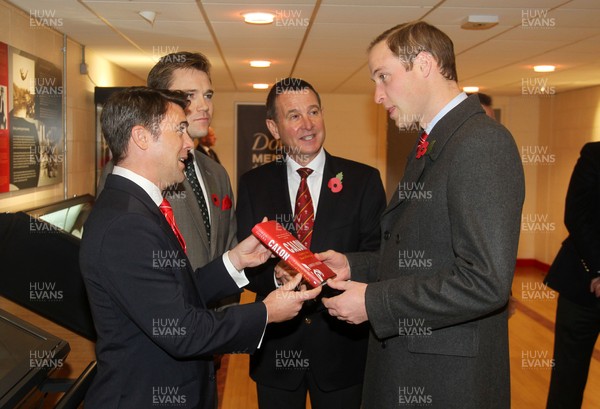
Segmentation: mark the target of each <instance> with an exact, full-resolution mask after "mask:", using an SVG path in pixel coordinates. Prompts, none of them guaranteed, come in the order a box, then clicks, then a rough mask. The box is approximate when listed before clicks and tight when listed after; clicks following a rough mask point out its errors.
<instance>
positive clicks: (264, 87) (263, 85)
mask: <svg viewBox="0 0 600 409" xmlns="http://www.w3.org/2000/svg"><path fill="white" fill-rule="evenodd" d="M252 88H254V89H267V88H269V84H252Z"/></svg>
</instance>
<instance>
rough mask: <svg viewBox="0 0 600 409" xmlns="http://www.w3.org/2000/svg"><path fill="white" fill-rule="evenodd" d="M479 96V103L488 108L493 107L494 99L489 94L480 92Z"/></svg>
mask: <svg viewBox="0 0 600 409" xmlns="http://www.w3.org/2000/svg"><path fill="white" fill-rule="evenodd" d="M477 96H478V97H479V102H480V103H481V105H485V106H486V107H491V106H492V97H490V96H489V95H488V94H484V93H483V92H478V93H477Z"/></svg>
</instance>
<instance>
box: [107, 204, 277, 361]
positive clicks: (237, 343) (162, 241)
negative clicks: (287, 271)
mask: <svg viewBox="0 0 600 409" xmlns="http://www.w3.org/2000/svg"><path fill="white" fill-rule="evenodd" d="M132 243H135V245H133V244H132ZM173 248H174V247H173V246H172V245H171V243H170V241H169V237H168V236H166V235H165V234H164V231H163V230H162V229H161V228H160V226H159V225H157V224H156V223H155V222H153V221H152V220H150V219H148V218H147V217H144V216H141V215H138V214H128V215H126V216H122V217H120V218H118V219H117V220H116V221H115V222H113V223H112V225H110V226H109V227H108V228H107V231H106V233H105V235H104V237H103V238H102V241H101V242H100V249H99V251H98V257H97V260H99V264H100V265H99V266H97V267H96V268H97V271H98V272H99V273H100V274H99V276H100V278H99V280H101V282H102V286H103V287H104V288H105V289H106V292H107V293H108V294H109V295H110V297H111V300H112V302H113V303H114V304H115V305H116V307H117V308H119V309H120V310H121V311H122V313H123V314H124V315H125V316H127V317H128V318H129V319H130V320H131V321H133V322H134V323H135V324H136V325H137V326H138V327H139V328H140V329H141V330H142V331H143V332H144V333H145V334H146V335H147V336H148V337H149V338H150V339H152V340H153V342H155V343H156V344H157V345H159V346H160V347H161V348H163V349H164V350H165V351H166V352H167V353H169V354H170V355H172V356H173V357H175V358H189V357H196V356H200V355H207V354H212V353H225V352H231V351H249V352H251V351H254V350H255V349H256V347H257V345H258V343H259V340H260V338H261V336H262V332H263V330H264V327H265V323H266V308H265V306H264V305H263V304H262V303H255V304H247V305H240V306H232V307H231V308H228V309H226V310H225V311H222V312H215V311H213V310H209V309H207V308H206V307H205V305H206V298H202V301H203V305H204V307H203V306H194V305H191V303H190V296H189V293H190V292H195V291H197V289H196V288H192V289H190V288H184V286H185V285H186V284H184V283H188V282H189V280H195V279H196V277H193V276H191V275H190V270H189V266H187V265H186V263H189V260H187V258H186V257H182V258H178V257H177V256H175V253H173V252H172V250H164V249H173ZM196 274H198V275H199V277H200V280H199V284H196V285H197V286H198V287H203V288H198V290H199V291H201V293H200V297H202V296H204V297H207V298H214V297H216V296H218V293H219V291H221V290H223V289H224V290H226V288H225V287H228V286H231V284H232V283H233V280H231V279H230V278H229V279H227V276H228V274H227V271H226V269H225V266H224V265H223V262H222V260H221V259H220V258H218V259H216V260H215V261H213V262H211V263H209V264H207V265H206V266H204V267H202V268H200V269H198V270H197V272H196ZM208 275H212V276H213V277H214V278H215V279H214V280H212V281H210V284H209V283H208V280H206V279H203V277H204V278H206V277H207V276H208ZM174 276H175V277H174ZM190 285H193V284H190ZM209 287H212V289H210V288H209ZM161 319H163V320H171V321H170V322H175V323H176V325H177V326H178V327H179V328H184V329H185V336H180V337H160V336H155V334H154V330H155V328H154V323H155V322H156V320H161Z"/></svg>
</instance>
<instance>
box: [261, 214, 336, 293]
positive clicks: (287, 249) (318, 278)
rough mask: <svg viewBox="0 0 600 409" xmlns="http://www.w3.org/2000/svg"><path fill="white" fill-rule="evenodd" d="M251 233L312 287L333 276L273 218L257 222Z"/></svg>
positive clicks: (332, 273)
mask: <svg viewBox="0 0 600 409" xmlns="http://www.w3.org/2000/svg"><path fill="white" fill-rule="evenodd" d="M252 234H254V236H256V238H257V239H258V240H260V241H261V242H262V243H263V244H264V245H265V246H267V247H268V248H269V249H271V251H272V252H273V254H275V255H276V256H278V257H280V258H281V259H282V260H283V261H285V262H286V263H288V264H289V265H290V266H291V267H292V268H293V269H294V270H296V271H297V272H299V273H300V274H302V276H303V277H304V280H306V281H307V282H308V284H310V285H311V286H312V287H317V286H319V285H323V284H325V282H326V281H327V280H328V279H330V278H333V277H335V273H334V272H333V271H331V269H330V268H329V267H327V266H326V265H325V264H324V263H322V262H321V261H319V260H317V258H316V257H315V255H314V254H313V253H312V252H311V251H310V250H308V249H307V248H306V247H305V246H304V244H302V243H301V242H300V241H299V240H298V239H297V238H296V237H294V236H292V234H291V233H290V232H289V231H287V230H286V229H285V227H283V226H282V225H281V224H279V223H278V222H276V221H275V220H269V221H266V222H262V223H258V224H257V225H256V226H254V227H253V228H252Z"/></svg>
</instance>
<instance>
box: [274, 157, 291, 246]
mask: <svg viewBox="0 0 600 409" xmlns="http://www.w3.org/2000/svg"><path fill="white" fill-rule="evenodd" d="M274 170H275V178H273V180H275V181H277V182H276V183H271V184H270V193H271V198H270V200H272V201H273V210H274V211H275V217H276V218H277V217H281V219H282V220H281V221H283V223H282V224H283V225H284V226H285V227H286V228H287V230H289V231H290V232H291V233H292V234H293V235H296V229H295V228H294V209H293V204H292V203H291V202H290V195H289V191H290V188H289V185H288V180H287V165H286V163H285V162H283V163H281V164H279V163H275V164H274Z"/></svg>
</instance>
